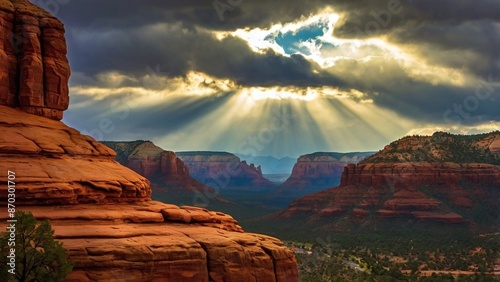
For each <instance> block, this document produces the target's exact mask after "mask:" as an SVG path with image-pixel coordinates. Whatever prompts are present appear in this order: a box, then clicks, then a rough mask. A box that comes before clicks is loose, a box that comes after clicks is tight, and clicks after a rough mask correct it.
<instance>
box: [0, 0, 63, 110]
mask: <svg viewBox="0 0 500 282" xmlns="http://www.w3.org/2000/svg"><path fill="white" fill-rule="evenodd" d="M0 61H1V62H2V64H1V65H0V105H6V106H9V107H20V108H21V109H22V110H23V111H25V112H28V113H31V114H35V115H40V116H44V117H48V118H51V119H55V120H61V119H62V114H63V111H64V110H66V109H67V108H68V105H69V95H68V93H69V92H68V80H69V76H70V69H69V64H68V60H67V59H66V41H65V39H64V26H63V24H62V23H61V22H60V21H59V20H57V19H56V18H54V17H52V16H51V15H50V14H49V13H47V12H45V11H43V10H41V9H39V8H38V7H36V6H35V5H33V4H31V3H29V2H28V1H22V0H19V1H14V0H9V1H1V3H0Z"/></svg>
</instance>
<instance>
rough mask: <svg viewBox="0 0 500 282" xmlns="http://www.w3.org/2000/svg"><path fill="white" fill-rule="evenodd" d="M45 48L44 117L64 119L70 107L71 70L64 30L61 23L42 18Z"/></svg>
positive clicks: (43, 44)
mask: <svg viewBox="0 0 500 282" xmlns="http://www.w3.org/2000/svg"><path fill="white" fill-rule="evenodd" d="M40 24H41V26H42V30H41V31H42V39H41V42H42V46H43V80H44V84H43V85H44V98H45V109H44V111H45V112H44V113H43V115H44V116H47V117H51V118H54V119H62V112H63V111H64V110H66V109H67V108H68V106H69V88H68V78H69V76H70V68H69V63H68V60H67V59H66V42H65V40H64V28H63V27H62V25H61V24H60V22H59V21H57V20H55V19H52V18H41V19H40Z"/></svg>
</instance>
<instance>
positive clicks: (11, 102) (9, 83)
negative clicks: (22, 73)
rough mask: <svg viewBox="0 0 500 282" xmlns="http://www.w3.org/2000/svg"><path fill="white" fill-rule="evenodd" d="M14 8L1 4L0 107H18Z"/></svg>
mask: <svg viewBox="0 0 500 282" xmlns="http://www.w3.org/2000/svg"><path fill="white" fill-rule="evenodd" d="M13 30H14V6H13V5H12V4H11V3H10V2H8V1H7V2H2V3H0V105H5V106H9V107H16V106H17V105H18V99H17V97H16V96H17V88H16V80H17V78H16V74H17V59H16V56H15V54H14V49H13V47H14V46H13V40H14V33H13Z"/></svg>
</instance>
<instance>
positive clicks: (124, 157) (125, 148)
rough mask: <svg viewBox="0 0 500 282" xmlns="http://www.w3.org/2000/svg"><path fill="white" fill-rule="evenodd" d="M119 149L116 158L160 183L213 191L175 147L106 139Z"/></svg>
mask: <svg viewBox="0 0 500 282" xmlns="http://www.w3.org/2000/svg"><path fill="white" fill-rule="evenodd" d="M103 143H104V144H105V145H106V146H109V147H110V148H112V149H113V150H114V151H115V152H116V153H117V156H116V160H117V161H118V162H119V163H120V164H122V165H124V166H126V167H128V168H130V169H132V170H133V171H135V172H137V173H139V174H140V175H142V176H144V177H146V178H147V179H149V180H151V181H154V182H155V183H157V184H159V185H162V186H163V185H164V186H166V187H167V188H172V189H175V190H179V191H185V190H188V191H192V190H206V191H213V189H212V188H209V187H206V186H204V185H203V184H201V183H199V182H198V181H196V180H195V179H193V178H192V177H191V176H190V173H189V168H188V167H187V166H186V165H185V164H184V162H182V160H181V159H179V158H178V157H177V156H176V154H175V153H174V152H172V151H166V150H163V149H162V148H160V147H158V146H156V145H155V144H154V143H153V142H151V141H132V142H103Z"/></svg>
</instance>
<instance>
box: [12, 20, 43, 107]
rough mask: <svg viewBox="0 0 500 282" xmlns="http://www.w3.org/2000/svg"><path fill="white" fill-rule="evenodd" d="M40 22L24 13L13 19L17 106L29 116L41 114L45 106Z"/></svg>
mask: <svg viewBox="0 0 500 282" xmlns="http://www.w3.org/2000/svg"><path fill="white" fill-rule="evenodd" d="M39 24H40V22H39V21H38V19H37V18H36V17H35V16H33V15H30V14H28V13H24V12H18V13H16V17H15V19H14V33H15V38H16V39H17V40H16V41H15V45H16V46H14V48H16V47H17V48H16V49H18V50H17V51H18V52H17V58H18V62H19V105H20V106H21V109H22V110H24V111H26V112H28V113H31V114H37V115H41V114H42V109H43V107H44V105H45V103H44V97H43V96H44V95H43V63H42V46H41V44H40V39H39V38H40V35H41V31H40V27H39Z"/></svg>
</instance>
